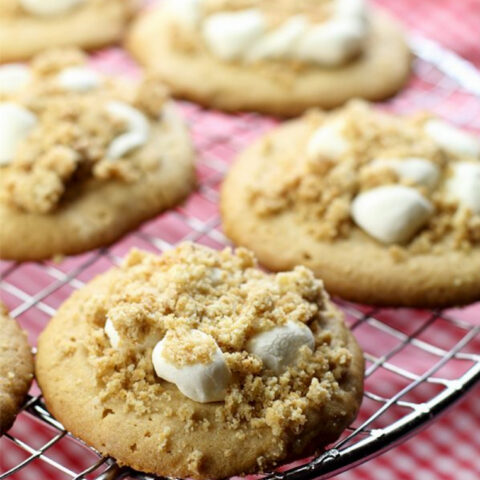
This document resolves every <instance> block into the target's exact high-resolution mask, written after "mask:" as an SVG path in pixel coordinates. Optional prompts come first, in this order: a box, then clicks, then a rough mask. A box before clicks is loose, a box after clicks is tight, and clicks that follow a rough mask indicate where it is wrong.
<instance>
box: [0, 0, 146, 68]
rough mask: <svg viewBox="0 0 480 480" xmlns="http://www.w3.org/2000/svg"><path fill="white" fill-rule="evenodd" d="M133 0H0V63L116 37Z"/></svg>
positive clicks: (87, 46) (90, 46)
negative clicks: (52, 49) (50, 49)
mask: <svg viewBox="0 0 480 480" xmlns="http://www.w3.org/2000/svg"><path fill="white" fill-rule="evenodd" d="M137 3H138V2H137V1H136V0H2V1H1V2H0V45H1V46H2V47H1V48H0V63H1V62H11V61H13V60H24V59H28V58H30V57H32V56H34V55H35V54H37V53H39V52H41V51H43V50H47V49H49V48H54V47H79V48H85V49H93V48H99V47H102V46H105V45H109V44H112V43H115V42H117V41H119V40H120V39H121V38H122V36H123V34H124V32H125V29H126V27H127V24H128V21H129V20H130V18H131V16H132V15H133V13H134V12H135V10H136V9H137V7H136V5H137Z"/></svg>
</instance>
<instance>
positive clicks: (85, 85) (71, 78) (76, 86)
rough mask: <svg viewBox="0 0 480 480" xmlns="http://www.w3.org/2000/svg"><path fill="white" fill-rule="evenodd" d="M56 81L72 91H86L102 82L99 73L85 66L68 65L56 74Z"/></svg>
mask: <svg viewBox="0 0 480 480" xmlns="http://www.w3.org/2000/svg"><path fill="white" fill-rule="evenodd" d="M57 83H58V84H59V85H60V86H61V87H62V88H64V89H65V90H69V91H72V92H88V91H89V90H93V89H95V88H98V87H99V86H100V85H101V84H102V80H101V77H100V75H99V74H98V73H97V72H95V71H94V70H92V69H90V68H87V67H70V68H66V69H65V70H62V71H61V72H60V73H59V74H58V76H57Z"/></svg>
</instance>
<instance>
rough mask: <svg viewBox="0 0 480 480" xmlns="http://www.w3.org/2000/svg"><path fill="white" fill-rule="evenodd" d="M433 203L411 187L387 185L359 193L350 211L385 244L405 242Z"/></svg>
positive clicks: (426, 214) (421, 221) (355, 219)
mask: <svg viewBox="0 0 480 480" xmlns="http://www.w3.org/2000/svg"><path fill="white" fill-rule="evenodd" d="M433 210H434V208H433V205H432V204H431V203H430V202H429V201H428V200H427V199H426V198H425V197H424V196H423V195H421V194H420V193H419V192H418V191H417V190H415V189H414V188H409V187H404V186H402V185H387V186H383V187H378V188H374V189H372V190H368V191H366V192H364V193H361V194H360V195H358V196H357V197H356V198H355V199H354V201H353V203H352V209H351V214H352V217H353V219H354V221H355V223H356V224H357V225H358V226H359V227H360V228H362V229H363V230H364V231H365V232H367V233H368V234H369V235H371V236H372V237H374V238H375V239H377V240H379V241H380V242H383V243H385V244H392V243H404V242H408V241H409V240H410V239H411V238H412V237H413V236H414V235H415V233H417V232H418V230H419V229H420V228H421V227H423V226H424V225H425V223H426V222H427V220H428V219H429V218H430V216H431V215H432V213H433Z"/></svg>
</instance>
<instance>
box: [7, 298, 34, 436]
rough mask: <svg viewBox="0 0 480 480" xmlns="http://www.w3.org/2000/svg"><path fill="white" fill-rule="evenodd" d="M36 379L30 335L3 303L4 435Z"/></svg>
mask: <svg viewBox="0 0 480 480" xmlns="http://www.w3.org/2000/svg"><path fill="white" fill-rule="evenodd" d="M32 379H33V356H32V351H31V349H30V346H29V345H28V343H27V337H26V334H25V332H23V331H22V330H21V329H20V327H19V326H18V325H17V323H16V322H15V321H14V320H12V319H11V318H10V317H9V316H8V313H7V310H6V309H5V307H4V306H3V305H2V304H1V303H0V435H3V434H4V433H5V432H6V431H7V430H8V429H9V428H10V427H11V426H12V424H13V421H14V420H15V417H16V415H17V413H18V411H19V410H20V408H21V406H22V404H23V401H24V400H25V397H26V395H27V393H28V390H29V388H30V384H31V383H32Z"/></svg>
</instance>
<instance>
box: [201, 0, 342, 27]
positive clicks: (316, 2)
mask: <svg viewBox="0 0 480 480" xmlns="http://www.w3.org/2000/svg"><path fill="white" fill-rule="evenodd" d="M333 4H334V0H297V1H295V2H292V1H290V0H277V1H275V2H270V1H265V0H205V1H204V2H203V5H202V8H203V10H204V11H205V14H206V15H211V14H215V13H220V12H234V11H238V10H247V9H250V8H255V9H259V10H261V11H262V12H263V13H264V14H265V15H266V16H267V18H268V19H269V21H270V23H271V26H272V27H275V26H277V25H279V24H281V23H282V22H284V21H285V20H288V19H289V18H290V17H292V16H294V15H299V14H303V15H307V16H308V18H309V19H310V21H311V22H313V23H321V22H324V21H325V20H327V18H328V17H330V16H331V14H332V7H333Z"/></svg>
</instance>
